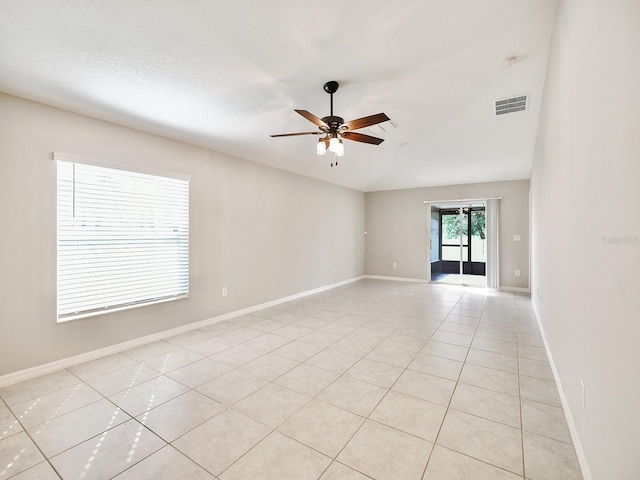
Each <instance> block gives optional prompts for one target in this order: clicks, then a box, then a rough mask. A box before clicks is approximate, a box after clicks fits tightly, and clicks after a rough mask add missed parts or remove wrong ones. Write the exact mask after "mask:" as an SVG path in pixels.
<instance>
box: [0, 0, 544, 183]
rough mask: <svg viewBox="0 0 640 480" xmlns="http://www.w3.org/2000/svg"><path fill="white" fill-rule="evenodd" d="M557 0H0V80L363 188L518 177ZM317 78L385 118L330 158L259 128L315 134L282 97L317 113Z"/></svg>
mask: <svg viewBox="0 0 640 480" xmlns="http://www.w3.org/2000/svg"><path fill="white" fill-rule="evenodd" d="M555 4H556V0H482V1H478V0H411V1H409V0H406V1H397V2H390V1H388V0H387V1H382V0H368V1H364V0H362V1H357V0H352V1H349V2H347V1H341V2H337V1H334V0H329V1H324V2H309V1H301V0H270V1H258V0H253V1H248V0H229V1H226V0H225V1H222V0H218V1H213V0H189V1H184V2H177V1H174V0H171V1H170V0H138V1H134V2H132V1H129V0H103V1H92V2H86V1H84V0H57V1H51V0H29V1H23V2H20V1H15V0H0V12H2V13H1V14H0V91H3V92H6V93H9V94H13V95H17V96H21V97H24V98H28V99H32V100H36V101H39V102H42V103H46V104H49V105H53V106H57V107H60V108H64V109H67V110H71V111H75V112H79V113H82V114H87V115H91V116H94V117H97V118H101V119H104V120H109V121H112V122H115V123H119V124H123V125H127V126H130V127H134V128H138V129H140V130H144V131H148V132H153V133H157V134H160V135H164V136H167V137H171V138H175V139H178V140H182V141H185V142H189V143H193V144H196V145H201V146H205V147H208V148H211V149H213V150H217V151H220V152H224V153H228V154H231V155H234V156H237V157H240V158H245V159H249V160H252V161H256V162H260V163H264V164H266V165H271V166H273V167H277V168H281V169H285V170H289V171H292V172H296V173H300V174H302V175H307V176H310V177H314V178H318V179H322V180H326V181H328V182H332V183H336V184H339V185H344V186H348V187H352V188H355V189H358V190H362V191H373V190H386V189H397V188H410V187H419V186H434V185H450V184H460V183H474V182H484V181H495V180H512V179H522V178H528V177H529V174H530V169H531V162H532V157H533V149H534V143H535V136H536V130H537V124H538V116H539V115H538V114H539V108H540V98H541V94H542V89H543V84H544V74H545V69H546V64H547V54H548V49H549V42H550V38H551V31H552V27H553V19H554V13H555ZM510 56H517V62H516V63H515V64H514V65H513V66H512V67H511V68H503V67H502V62H503V60H504V59H505V58H507V57H510ZM328 80H337V81H338V82H340V89H339V91H338V92H337V93H336V94H335V95H334V113H335V114H336V115H339V116H341V117H343V118H344V119H345V120H347V121H348V120H352V119H355V118H360V117H363V116H366V115H371V114H374V113H379V112H384V113H386V114H387V115H388V116H389V117H390V118H391V119H392V120H393V122H395V124H397V125H398V127H397V128H389V127H390V125H388V124H385V128H387V131H386V132H384V133H379V132H375V133H374V132H372V131H368V130H367V129H363V130H361V131H360V132H361V133H366V134H374V135H376V136H380V137H382V138H384V139H385V142H383V143H382V144H381V145H379V146H374V145H366V144H360V143H355V142H348V141H345V151H346V153H345V156H344V157H342V158H341V159H340V165H339V166H338V167H334V168H331V167H330V166H329V163H330V160H329V158H328V156H325V157H318V156H317V155H316V154H315V143H316V141H317V138H318V137H317V136H311V135H309V136H303V137H290V138H270V137H269V135H270V134H275V133H290V132H301V131H313V130H315V129H316V127H315V126H314V125H313V124H311V123H309V122H308V121H306V120H305V119H304V118H302V117H301V116H299V115H297V114H296V113H295V112H294V111H293V109H294V108H297V109H304V110H308V111H310V112H311V113H313V114H315V115H316V116H318V117H323V116H326V115H328V114H329V95H327V94H326V93H325V92H324V91H323V90H322V85H323V84H324V83H325V82H326V81H328ZM524 93H529V94H530V95H531V97H530V107H529V110H528V111H526V112H519V113H514V114H509V115H505V116H500V117H495V116H494V115H493V101H494V100H495V99H499V98H504V97H508V96H512V95H517V94H524Z"/></svg>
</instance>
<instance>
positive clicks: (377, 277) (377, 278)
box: [363, 275, 427, 283]
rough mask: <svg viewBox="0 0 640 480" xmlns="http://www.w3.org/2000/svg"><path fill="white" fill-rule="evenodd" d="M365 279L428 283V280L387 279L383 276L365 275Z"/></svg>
mask: <svg viewBox="0 0 640 480" xmlns="http://www.w3.org/2000/svg"><path fill="white" fill-rule="evenodd" d="M363 278H371V279H373V280H391V281H394V282H413V283H427V279H426V278H407V277H385V276H383V275H364V277H363Z"/></svg>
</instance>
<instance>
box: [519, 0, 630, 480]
mask: <svg viewBox="0 0 640 480" xmlns="http://www.w3.org/2000/svg"><path fill="white" fill-rule="evenodd" d="M557 15H558V16H557V19H556V26H555V31H554V34H553V40H552V46H551V52H550V57H549V66H548V70H547V80H546V86H545V92H544V98H543V105H542V114H541V117H540V125H539V131H538V140H537V145H536V153H535V160H534V168H533V172H532V179H531V192H532V196H531V204H532V230H533V236H532V273H533V275H532V297H533V300H534V306H535V309H536V311H537V313H538V317H539V319H540V321H541V322H542V325H543V327H544V332H545V335H546V338H547V342H548V345H549V349H550V352H551V355H552V357H553V361H554V363H555V366H556V368H557V372H558V374H559V377H560V383H561V387H562V391H563V392H564V395H565V396H566V400H567V407H568V409H567V411H568V413H569V415H570V416H571V417H572V418H573V420H574V421H575V426H576V431H577V433H578V438H579V441H578V443H579V444H580V445H579V450H583V451H584V453H585V455H586V459H587V461H588V465H589V467H590V470H591V473H592V474H593V478H595V479H602V480H609V479H620V480H623V479H637V478H640V456H639V455H638V451H640V408H639V406H640V361H638V341H639V339H640V244H639V240H638V239H639V238H640V134H639V133H638V130H639V128H640V93H639V92H640V90H639V88H638V87H639V86H640V62H639V61H638V46H640V2H638V1H637V0H632V1H624V0H614V1H609V2H602V1H598V0H561V1H560V2H559V5H558V12H557ZM614 238H617V239H614ZM580 380H582V381H583V382H584V385H585V405H584V408H583V406H582V401H581V386H580Z"/></svg>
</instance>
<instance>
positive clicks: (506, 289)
mask: <svg viewBox="0 0 640 480" xmlns="http://www.w3.org/2000/svg"><path fill="white" fill-rule="evenodd" d="M498 290H500V291H501V292H519V293H531V290H530V289H529V288H524V287H500V288H499V289H498Z"/></svg>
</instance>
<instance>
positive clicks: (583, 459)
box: [532, 302, 593, 480]
mask: <svg viewBox="0 0 640 480" xmlns="http://www.w3.org/2000/svg"><path fill="white" fill-rule="evenodd" d="M532 305H533V311H534V313H535V316H536V321H537V322H538V328H539V329H540V334H541V335H542V341H543V342H544V349H545V350H546V352H547V357H548V358H549V363H550V364H551V371H552V372H553V378H554V379H555V381H556V385H557V386H558V393H559V394H560V402H562V408H563V409H564V416H565V417H566V419H567V426H568V427H569V433H570V434H571V441H572V442H573V447H574V448H575V450H576V456H577V457H578V463H579V464H580V470H582V477H583V478H584V480H593V476H592V475H591V469H590V468H589V462H588V461H587V455H586V454H585V451H584V448H583V447H582V442H580V437H579V436H578V430H577V428H576V422H575V421H574V420H573V413H572V412H571V408H570V407H569V401H568V400H567V397H566V395H565V394H564V389H563V388H562V382H561V381H560V376H559V375H558V370H557V369H556V364H555V363H554V361H553V355H551V351H550V350H549V344H548V343H547V337H546V335H545V334H544V328H543V327H542V322H541V321H540V315H539V313H538V309H537V308H536V306H535V304H534V303H533V302H532Z"/></svg>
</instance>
